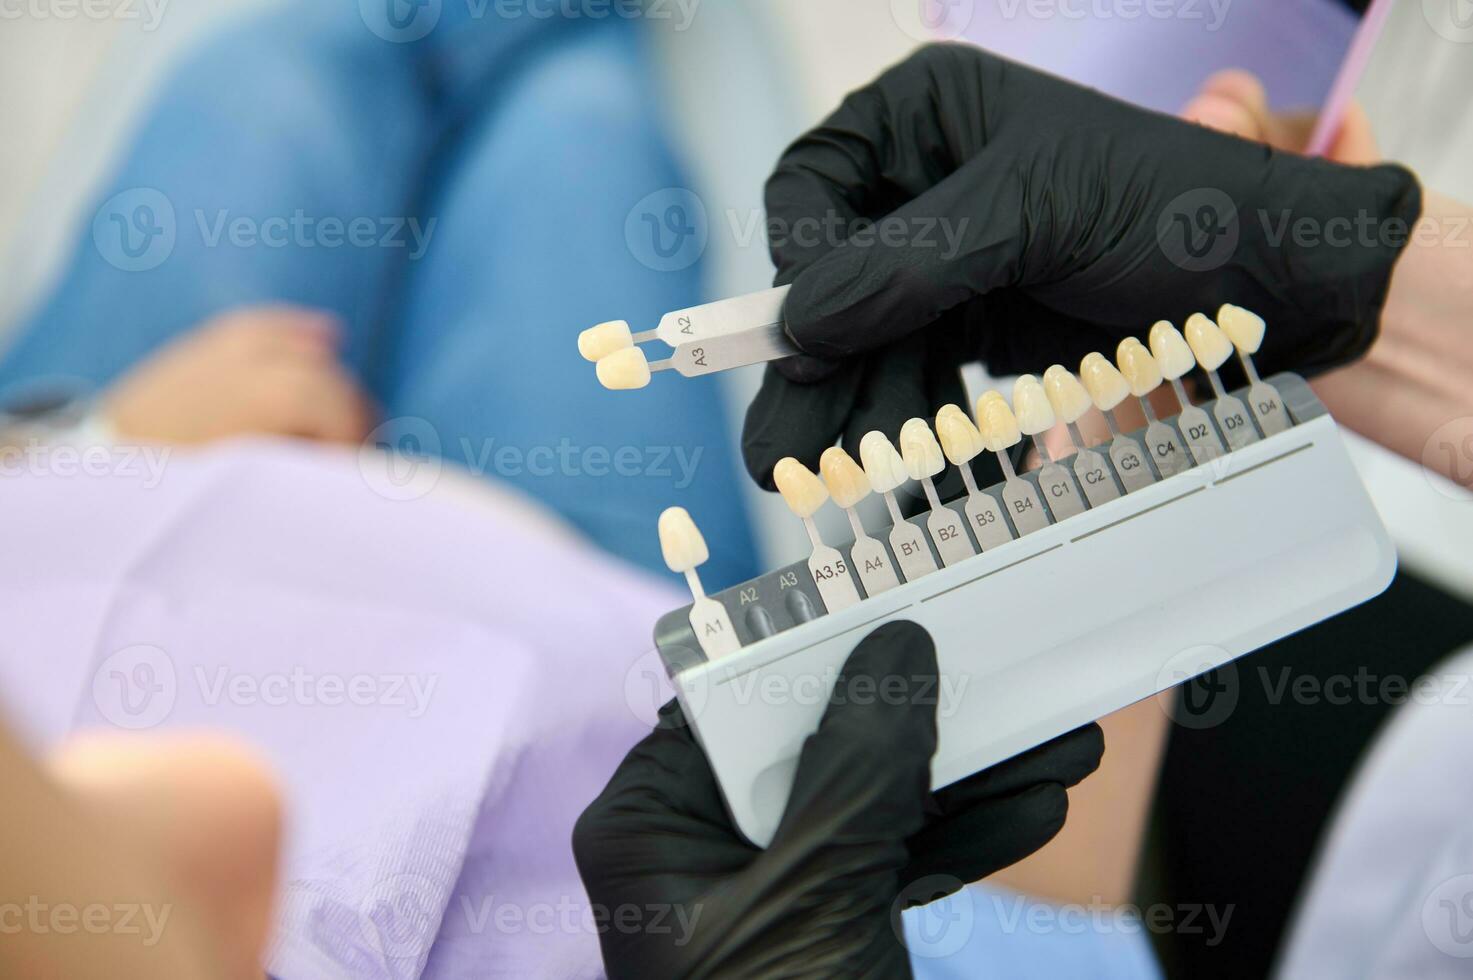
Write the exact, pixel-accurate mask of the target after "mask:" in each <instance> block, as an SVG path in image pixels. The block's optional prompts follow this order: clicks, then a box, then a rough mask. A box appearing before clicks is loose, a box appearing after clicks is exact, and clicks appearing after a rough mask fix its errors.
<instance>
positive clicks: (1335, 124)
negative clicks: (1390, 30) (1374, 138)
mask: <svg viewBox="0 0 1473 980" xmlns="http://www.w3.org/2000/svg"><path fill="white" fill-rule="evenodd" d="M1391 3H1392V0H1374V2H1373V3H1372V4H1371V6H1370V8H1369V9H1368V10H1367V11H1366V14H1365V17H1363V18H1362V19H1361V23H1360V28H1359V29H1358V30H1357V31H1356V32H1355V40H1353V41H1351V42H1350V50H1349V51H1348V52H1347V53H1346V55H1345V61H1344V63H1342V64H1341V65H1340V72H1339V74H1337V75H1336V76H1335V84H1334V85H1333V86H1331V88H1330V95H1329V97H1328V98H1326V99H1325V105H1324V108H1322V109H1321V110H1320V118H1319V121H1318V122H1316V123H1315V126H1314V133H1313V134H1312V135H1311V136H1310V138H1309V146H1308V147H1306V148H1305V152H1306V153H1308V154H1309V155H1310V156H1316V157H1319V156H1324V155H1325V154H1326V153H1327V152H1329V149H1330V145H1331V144H1332V143H1334V141H1335V137H1336V136H1337V135H1338V134H1339V132H1340V124H1341V123H1342V122H1344V120H1345V113H1346V110H1347V109H1349V107H1350V100H1351V99H1352V98H1353V97H1354V96H1355V89H1356V86H1357V85H1359V84H1360V80H1361V76H1362V75H1364V74H1365V73H1366V65H1367V64H1369V63H1370V60H1371V52H1372V51H1374V50H1375V48H1376V39H1377V38H1378V37H1380V36H1381V29H1382V28H1383V27H1385V26H1386V17H1387V15H1388V14H1390V13H1391Z"/></svg>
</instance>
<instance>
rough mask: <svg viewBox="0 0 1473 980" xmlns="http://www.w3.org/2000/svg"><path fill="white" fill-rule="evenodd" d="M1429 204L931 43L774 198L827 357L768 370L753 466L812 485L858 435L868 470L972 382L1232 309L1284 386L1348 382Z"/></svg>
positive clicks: (803, 162) (794, 295)
mask: <svg viewBox="0 0 1473 980" xmlns="http://www.w3.org/2000/svg"><path fill="white" fill-rule="evenodd" d="M1421 202H1422V198H1421V190H1420V188H1419V186H1418V184H1417V181H1416V179H1415V177H1413V175H1412V174H1411V173H1410V172H1409V171H1407V170H1405V169H1403V168H1401V167H1398V166H1392V165H1384V166H1376V167H1352V166H1345V165H1342V164H1336V163H1331V162H1328V161H1325V160H1318V159H1310V158H1307V157H1303V156H1299V155H1297V154H1293V153H1287V152H1283V151H1279V150H1274V149H1271V148H1269V147H1266V146H1263V145H1261V144H1255V143H1252V142H1249V141H1246V140H1242V139H1238V138H1236V137H1234V136H1230V135H1227V134H1224V133H1219V132H1213V131H1211V130H1208V129H1204V128H1203V127H1201V126H1197V125H1194V124H1191V123H1188V122H1184V121H1182V120H1179V119H1175V118H1172V117H1170V116H1165V115H1161V114H1158V113H1154V112H1149V111H1146V110H1144V109H1140V108H1136V107H1134V106H1131V105H1128V104H1126V103H1123V102H1119V101H1116V100H1115V99H1112V98H1109V97H1107V96H1105V95H1102V94H1100V93H1098V92H1095V91H1093V90H1091V89H1086V88H1082V87H1080V86H1077V85H1074V84H1072V83H1069V82H1066V81H1063V80H1061V79H1058V78H1055V77H1053V76H1050V75H1046V74H1043V73H1040V72H1038V71H1035V70H1033V69H1030V68H1026V67H1024V66H1022V65H1018V64H1015V63H1013V62H1009V61H1007V60H1005V59H1002V58H999V57H997V56H995V55H992V54H989V53H987V52H985V51H982V50H980V49H977V48H974V47H970V46H964V45H949V44H947V45H932V46H929V47H926V48H923V49H921V50H920V51H919V52H917V53H916V54H915V55H913V56H912V57H911V58H909V59H908V60H906V61H905V62H902V63H901V64H899V65H897V66H895V67H894V68H891V69H890V70H889V71H887V72H885V73H884V74H883V75H881V76H880V77H879V78H878V79H877V80H876V81H874V82H873V83H871V84H870V85H868V86H867V87H865V88H863V89H860V90H858V91H857V92H854V93H853V94H851V95H850V96H849V97H848V98H847V99H845V101H844V103H843V105H841V106H840V107H839V109H838V110H837V111H836V112H835V113H834V114H833V115H832V116H830V117H829V118H828V119H827V120H826V121H825V122H824V123H823V124H822V125H820V126H819V127H818V128H816V129H814V130H813V131H812V132H810V133H808V134H807V135H805V136H803V137H802V138H801V139H799V140H798V141H797V142H796V143H794V144H793V145H792V146H791V147H789V148H788V149H787V151H786V152H785V153H784V154H783V157H782V159H781V160H780V161H779V163H778V166H777V170H776V171H775V172H774V173H773V175H772V177H771V178H770V179H769V180H768V183H767V211H768V222H769V237H770V246H771V250H772V255H773V259H774V261H775V262H776V264H777V267H778V272H777V282H778V283H780V284H781V283H792V286H793V289H792V292H791V294H790V295H789V297H788V300H787V305H786V309H785V311H784V315H785V319H786V322H787V330H788V333H789V334H790V335H791V337H792V339H793V341H794V342H795V343H796V344H797V346H798V347H799V349H800V350H802V351H804V353H805V354H806V355H810V356H801V357H796V358H792V359H789V360H788V361H785V362H779V363H778V364H776V365H774V366H772V367H770V368H769V370H768V373H767V378H766V380H765V382H764V385H763V389H762V392H761V393H760V394H759V396H758V398H757V399H756V401H755V402H754V403H753V405H752V407H751V408H750V410H749V412H748V416H747V424H746V431H745V433H744V437H743V448H744V451H745V455H746V460H747V466H748V468H749V469H750V470H751V472H752V474H753V476H754V477H756V479H757V480H758V481H759V482H760V483H763V484H764V485H766V486H769V487H770V486H771V473H772V467H773V465H774V464H775V463H776V462H777V460H779V459H781V458H782V457H783V456H788V455H792V456H796V457H798V458H799V459H801V460H803V461H804V462H805V463H807V464H809V465H810V466H812V465H815V464H816V463H817V460H818V456H819V454H820V453H821V452H822V451H823V450H824V449H825V448H827V447H828V446H830V445H833V443H834V442H835V441H836V439H838V438H839V437H840V436H841V435H842V436H843V438H844V444H845V446H846V448H848V449H850V450H851V451H852V450H853V449H855V448H856V446H857V443H858V440H859V438H860V437H861V436H863V434H864V433H865V432H866V431H868V430H870V429H880V430H882V431H884V432H886V433H887V434H888V435H890V436H892V437H893V436H894V435H895V434H896V431H897V430H898V428H899V426H900V424H901V423H902V422H904V421H905V419H907V418H909V417H912V416H922V417H927V416H930V415H932V414H934V412H935V410H936V409H937V408H939V407H940V405H942V404H944V403H945V402H948V401H958V400H960V397H961V393H962V389H961V386H960V383H959V380H958V376H957V367H958V365H959V364H961V363H965V362H969V361H978V360H980V361H982V362H984V363H985V364H986V365H987V367H988V368H989V370H990V371H991V373H992V374H994V375H1007V374H1011V373H1018V372H1022V371H1032V372H1040V371H1042V370H1043V369H1044V368H1046V367H1047V366H1048V365H1049V364H1051V363H1054V362H1060V363H1063V364H1066V365H1069V366H1071V367H1072V366H1073V365H1074V364H1077V363H1078V360H1079V358H1080V357H1082V356H1083V355H1084V354H1086V353H1088V352H1090V351H1091V350H1103V351H1106V352H1107V353H1113V351H1114V348H1115V345H1116V344H1117V343H1118V341H1119V340H1120V339H1121V338H1123V337H1125V336H1129V335H1135V336H1142V337H1143V336H1144V335H1145V333H1146V331H1147V330H1148V329H1149V327H1150V325H1151V324H1152V323H1153V322H1155V321H1156V320H1159V319H1169V320H1173V321H1174V322H1176V323H1177V325H1178V326H1180V325H1181V323H1182V322H1183V321H1184V320H1185V318H1186V317H1187V316H1188V315H1189V314H1191V313H1193V312H1195V311H1198V310H1201V311H1205V312H1207V313H1209V314H1210V313H1213V312H1214V311H1216V309H1217V308H1218V306H1219V305H1221V304H1222V303H1224V302H1233V303H1237V304H1239V305H1242V306H1245V307H1247V308H1248V309H1251V310H1254V311H1255V312H1257V313H1259V314H1260V315H1262V316H1263V317H1264V318H1265V319H1267V321H1268V324H1269V330H1268V334H1267V337H1266V339H1265V341H1264V347H1263V350H1262V352H1261V353H1260V355H1259V357H1258V363H1259V366H1260V367H1261V368H1263V369H1265V370H1266V371H1273V370H1282V369H1294V370H1299V371H1303V372H1314V371H1318V370H1323V369H1325V368H1328V367H1331V366H1334V365H1338V364H1342V363H1345V362H1346V361H1348V360H1351V359H1353V358H1355V357H1356V356H1358V355H1359V354H1361V353H1362V352H1364V351H1365V349H1366V348H1367V346H1369V344H1370V342H1371V340H1372V339H1373V338H1374V337H1375V335H1376V330H1377V326H1378V323H1379V319H1380V313H1381V308H1382V305H1383V303H1384V301H1385V297H1386V291H1387V286H1388V283H1389V280H1390V276H1391V271H1392V267H1393V265H1394V263H1395V262H1396V260H1397V258H1398V256H1399V255H1400V254H1401V251H1402V248H1403V247H1404V245H1405V236H1406V232H1407V229H1409V228H1410V226H1411V225H1412V223H1413V222H1414V221H1415V220H1416V218H1417V217H1418V215H1419V214H1420V211H1421ZM1398 232H1399V233H1400V234H1399V235H1398ZM796 382H810V383H809V384H801V383H796ZM812 382H818V383H812Z"/></svg>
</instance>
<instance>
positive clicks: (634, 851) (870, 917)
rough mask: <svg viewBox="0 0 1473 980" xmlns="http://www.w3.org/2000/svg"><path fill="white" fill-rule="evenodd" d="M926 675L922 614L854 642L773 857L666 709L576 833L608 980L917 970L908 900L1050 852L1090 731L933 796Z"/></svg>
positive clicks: (1086, 768)
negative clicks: (738, 820) (755, 840)
mask: <svg viewBox="0 0 1473 980" xmlns="http://www.w3.org/2000/svg"><path fill="white" fill-rule="evenodd" d="M935 679H936V652H935V648H934V647H933V646H932V643H931V637H930V635H929V634H927V633H926V631H925V630H923V629H922V628H921V627H919V626H917V625H915V624H914V623H909V622H895V623H888V624H886V625H884V626H881V627H880V628H879V629H877V630H875V631H874V632H873V633H871V634H870V635H869V636H868V637H867V638H865V639H864V640H863V641H862V642H861V643H860V644H859V646H858V647H857V648H856V649H855V650H854V653H853V654H851V655H850V657H849V659H848V661H847V662H846V663H845V665H844V669H843V672H842V673H841V675H840V677H839V679H838V682H837V683H836V685H835V687H834V693H833V695H832V697H831V698H830V701H829V706H828V708H827V710H826V711H825V713H824V716H823V721H822V723H821V724H820V726H819V729H818V731H817V732H815V733H814V734H813V735H811V736H809V738H808V740H807V742H806V743H805V744H804V746H803V751H802V754H801V756H800V757H799V761H798V770H797V776H796V780H795V782H794V785H793V794H792V797H791V798H790V799H789V801H788V807H787V810H786V812H785V813H784V815H783V819H782V822H781V824H780V825H779V827H778V830H777V834H776V836H775V837H774V838H773V841H772V844H771V846H769V847H768V848H767V849H766V850H759V849H758V848H756V847H753V846H752V845H751V844H748V843H747V842H746V841H745V840H744V839H743V838H742V836H741V835H740V833H739V832H738V831H737V830H736V828H735V827H734V826H733V825H732V823H731V820H730V818H729V817H728V816H727V813H726V809H725V807H724V806H723V804H722V802H721V795H720V791H719V790H718V788H717V785H716V780H715V777H714V776H713V775H712V774H711V767H710V765H709V764H708V763H707V761H706V757H705V755H704V754H703V753H702V752H701V750H700V748H699V747H698V746H697V745H696V742H695V739H694V738H693V737H692V735H691V733H690V730H689V729H688V728H687V727H686V725H685V722H684V719H683V718H682V717H681V713H680V710H679V708H678V707H677V706H676V705H675V704H674V703H673V702H672V703H671V704H668V705H666V706H665V708H664V709H662V711H661V721H660V724H659V725H658V726H657V727H656V728H655V730H654V732H653V733H652V734H651V735H650V736H649V737H648V738H646V739H645V740H644V741H643V742H641V743H639V745H637V746H635V748H634V749H633V750H632V751H630V753H629V755H628V757H627V758H626V759H625V760H624V762H623V764H622V765H620V767H619V769H618V771H617V772H616V773H615V774H614V777H613V779H612V780H610V782H609V785H608V786H607V787H606V788H605V789H604V791H603V793H602V794H601V795H600V796H599V798H598V799H596V800H594V801H593V803H592V804H591V805H590V806H589V807H588V809H587V810H586V811H584V813H583V816H582V817H581V818H580V819H579V821H578V826H577V828H576V829H575V830H574V832H573V850H574V853H575V855H576V857H577V860H578V871H579V873H580V874H581V875H582V876H583V883H584V885H585V886H586V887H587V889H588V895H589V898H590V899H591V901H592V902H593V906H594V909H595V913H596V915H597V916H599V922H600V926H601V928H602V932H601V940H602V943H603V955H604V967H605V969H606V970H607V971H608V975H609V977H610V978H611V980H620V978H624V977H637V978H644V977H710V976H722V977H775V976H780V977H856V978H859V977H906V976H910V960H909V957H908V956H907V954H906V951H905V947H904V945H903V943H902V941H901V939H900V938H899V936H900V932H899V921H898V914H899V911H900V908H901V907H902V906H905V905H908V904H919V903H922V902H927V901H931V900H933V899H935V898H939V897H941V896H942V895H943V894H946V893H947V891H948V890H955V888H957V887H959V886H960V883H961V882H964V881H974V880H976V879H979V878H982V877H984V876H985V875H988V874H990V873H992V872H993V871H996V870H997V869H999V868H1002V867H1005V866H1007V865H1009V864H1011V863H1013V862H1015V861H1017V860H1019V859H1021V858H1023V857H1025V856H1026V855H1028V854H1031V853H1032V852H1033V851H1035V850H1037V849H1038V848H1039V847H1041V846H1043V844H1044V843H1046V842H1047V841H1048V840H1049V839H1050V838H1052V837H1053V836H1054V834H1056V833H1058V831H1059V828H1060V827H1062V826H1063V823H1064V814H1065V811H1066V810H1067V808H1068V796H1067V795H1066V794H1065V791H1064V790H1065V787H1068V786H1072V785H1074V784H1075V783H1077V782H1079V781H1080V780H1081V779H1083V778H1084V777H1085V776H1087V775H1089V774H1090V773H1091V772H1093V771H1094V770H1095V768H1096V767H1097V766H1098V765H1099V761H1100V755H1101V753H1102V752H1103V750H1104V742H1103V738H1102V736H1101V733H1100V729H1099V726H1098V725H1088V726H1086V727H1084V728H1081V729H1079V730H1077V731H1075V732H1072V733H1070V734H1068V735H1065V736H1062V737H1061V738H1058V739H1055V740H1054V741H1052V742H1049V743H1048V744H1046V745H1042V746H1039V747H1038V748H1036V749H1033V750H1031V751H1029V752H1025V753H1024V754H1022V755H1020V756H1017V757H1016V758H1013V759H1010V760H1009V761H1007V762H1004V763H1002V764H1000V765H997V766H994V767H993V768H991V769H988V770H986V771H984V772H981V773H978V774H977V775H975V776H972V777H971V778H969V779H965V780H962V781H961V782H958V783H955V784H953V785H952V786H949V787H947V788H945V789H943V790H940V791H939V792H936V793H932V792H931V791H930V789H929V788H928V787H929V785H930V772H931V766H930V763H931V756H932V754H933V753H934V752H935V750H936V695H935V692H936V689H937V685H936V683H935ZM934 876H942V878H943V880H941V881H940V882H939V883H938V881H937V879H936V878H935V877H934ZM928 879H929V880H928ZM621 910H622V911H621ZM621 915H622V917H623V918H622V925H621ZM657 916H658V922H657V921H656V917H657Z"/></svg>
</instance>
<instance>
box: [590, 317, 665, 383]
mask: <svg viewBox="0 0 1473 980" xmlns="http://www.w3.org/2000/svg"><path fill="white" fill-rule="evenodd" d="M657 336H658V333H657V332H656V331H654V330H644V331H641V332H639V333H634V332H632V331H631V330H630V329H629V324H628V323H627V322H626V321H624V320H610V321H609V322H607V323H600V324H598V325H597V326H594V327H589V328H588V329H587V330H585V331H583V332H582V333H580V334H579V335H578V353H579V354H581V355H583V359H584V360H586V361H593V362H594V370H595V371H596V372H597V374H598V383H599V384H601V385H603V386H604V387H605V388H612V389H614V390H616V391H626V390H629V389H633V388H643V387H644V386H645V385H647V384H649V383H650V362H649V360H648V359H647V358H646V357H645V356H644V351H642V350H640V349H639V348H638V347H637V346H635V345H636V344H642V343H644V342H645V341H647V340H654V339H655V338H656V337H657Z"/></svg>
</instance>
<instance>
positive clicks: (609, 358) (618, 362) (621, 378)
mask: <svg viewBox="0 0 1473 980" xmlns="http://www.w3.org/2000/svg"><path fill="white" fill-rule="evenodd" d="M595 370H596V371H597V372H598V383H599V384H601V385H603V386H604V387H605V388H610V389H612V390H614V391H628V390H630V389H633V388H643V387H644V386H645V385H647V384H649V383H650V362H649V361H648V360H646V359H645V356H644V351H642V350H640V349H639V348H638V347H626V348H624V349H623V350H619V351H615V352H614V353H612V354H605V355H604V356H603V357H601V358H599V361H598V364H597V365H595Z"/></svg>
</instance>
